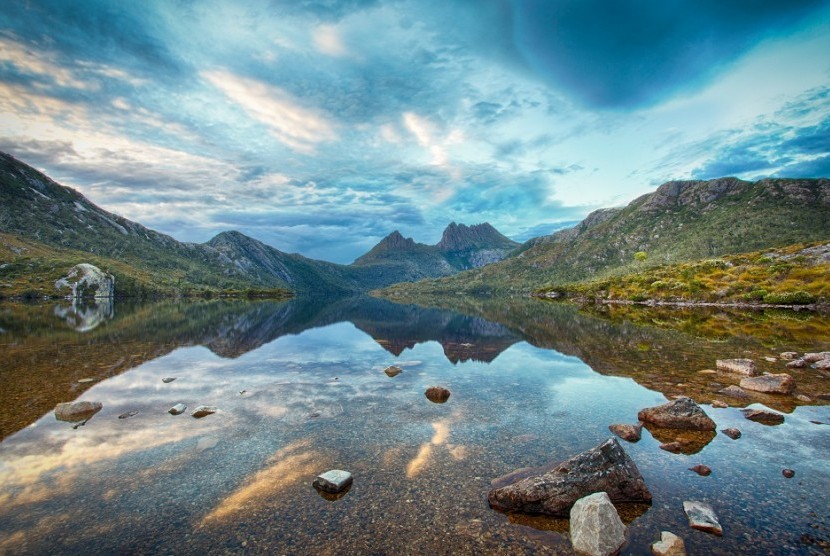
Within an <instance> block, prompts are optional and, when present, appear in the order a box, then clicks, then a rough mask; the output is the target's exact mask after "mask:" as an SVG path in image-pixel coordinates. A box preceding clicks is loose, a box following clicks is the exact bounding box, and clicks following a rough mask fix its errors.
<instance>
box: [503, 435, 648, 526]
mask: <svg viewBox="0 0 830 556" xmlns="http://www.w3.org/2000/svg"><path fill="white" fill-rule="evenodd" d="M533 471H536V470H533ZM540 473H541V474H538V475H531V476H527V475H524V476H522V475H521V474H519V475H518V476H517V475H516V474H515V473H512V474H510V475H508V476H506V479H507V480H510V481H511V482H510V483H509V484H507V485H506V486H501V487H497V488H494V489H492V490H491V491H490V492H489V493H488V495H487V500H488V501H489V503H490V506H491V507H492V508H494V509H496V510H501V511H506V512H523V513H528V514H545V515H551V516H555V517H567V516H568V515H569V512H570V509H571V506H573V504H574V502H576V501H577V500H579V499H580V498H582V497H584V496H587V495H588V494H592V493H594V492H600V491H604V492H606V493H608V495H609V496H610V497H611V500H613V501H614V502H646V503H650V502H651V492H649V490H648V487H646V484H645V481H644V480H643V476H642V475H641V474H640V470H639V469H637V465H636V464H635V463H634V461H632V460H631V458H630V457H628V454H626V453H625V450H623V448H622V446H620V443H619V442H617V439H616V438H613V437H612V438H609V439H608V440H606V441H605V442H603V443H602V444H600V445H599V446H597V447H595V448H591V449H590V450H587V451H585V452H583V453H581V454H577V455H576V456H574V457H572V458H570V459H568V460H566V461H563V462H561V463H558V464H555V465H553V466H549V467H548V468H546V469H545V470H543V471H540ZM500 481H501V480H500V479H497V480H495V481H494V483H495V484H498V483H499V482H500Z"/></svg>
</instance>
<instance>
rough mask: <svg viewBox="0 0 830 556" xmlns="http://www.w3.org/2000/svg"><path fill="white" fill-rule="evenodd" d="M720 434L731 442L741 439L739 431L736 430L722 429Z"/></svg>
mask: <svg viewBox="0 0 830 556" xmlns="http://www.w3.org/2000/svg"><path fill="white" fill-rule="evenodd" d="M721 432H722V433H723V434H725V435H726V436H728V437H729V438H731V439H732V440H738V439H739V438H740V437H741V431H739V430H738V429H723V430H721Z"/></svg>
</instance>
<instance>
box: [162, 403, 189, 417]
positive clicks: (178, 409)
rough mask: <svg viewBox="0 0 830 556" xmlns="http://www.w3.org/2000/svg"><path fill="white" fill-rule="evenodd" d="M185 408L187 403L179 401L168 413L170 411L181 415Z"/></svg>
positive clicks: (172, 413) (171, 413) (168, 411)
mask: <svg viewBox="0 0 830 556" xmlns="http://www.w3.org/2000/svg"><path fill="white" fill-rule="evenodd" d="M185 409H187V406H186V405H184V404H183V403H177V404H176V405H174V406H173V407H171V408H170V409H168V410H167V413H169V414H170V415H181V414H182V413H184V410H185Z"/></svg>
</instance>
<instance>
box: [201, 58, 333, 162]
mask: <svg viewBox="0 0 830 556" xmlns="http://www.w3.org/2000/svg"><path fill="white" fill-rule="evenodd" d="M202 76H203V77H204V78H205V79H207V80H208V81H209V82H210V83H211V84H213V86H215V87H216V88H217V89H219V90H220V91H222V92H223V93H224V94H225V95H226V96H227V97H228V98H229V99H231V100H233V101H234V102H236V103H237V104H239V106H240V107H241V108H242V109H243V110H244V111H245V112H246V113H247V114H248V115H249V116H250V117H252V118H254V119H255V120H258V121H259V122H262V123H263V124H265V125H266V126H267V127H268V129H269V131H270V133H271V134H272V135H273V136H274V137H275V138H276V139H277V140H278V141H280V142H281V143H284V144H285V145H287V146H288V147H289V148H291V149H293V150H295V151H298V152H301V153H304V154H310V153H313V152H314V147H315V146H316V145H317V144H318V143H321V142H323V141H333V140H334V139H336V138H337V134H336V132H335V131H334V124H333V123H332V122H331V118H330V117H327V116H325V115H324V114H322V113H321V112H320V111H318V110H314V109H312V108H307V107H304V106H302V105H301V103H300V101H299V100H298V99H296V98H293V97H292V96H291V95H289V94H288V93H286V92H285V91H283V90H282V89H280V88H278V87H274V86H272V85H268V84H267V83H263V82H261V81H258V80H255V79H249V78H245V77H241V76H238V75H234V74H233V73H230V72H228V71H222V70H215V71H208V72H204V73H203V74H202Z"/></svg>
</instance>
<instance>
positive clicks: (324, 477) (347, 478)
mask: <svg viewBox="0 0 830 556" xmlns="http://www.w3.org/2000/svg"><path fill="white" fill-rule="evenodd" d="M352 480H353V478H352V474H351V473H349V472H348V471H343V470H342V469H332V470H330V471H326V472H325V473H321V474H320V475H317V478H315V479H314V482H313V483H312V485H313V486H314V487H315V488H318V489H320V490H324V491H326V492H331V493H337V492H340V491H342V490H344V489H346V488H347V487H348V486H349V485H351V484H352Z"/></svg>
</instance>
